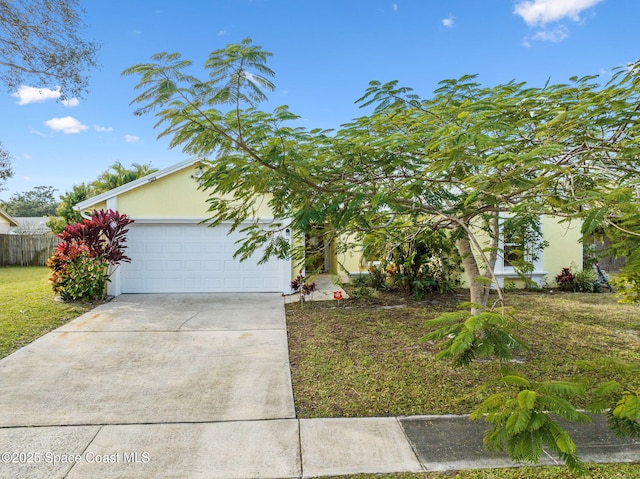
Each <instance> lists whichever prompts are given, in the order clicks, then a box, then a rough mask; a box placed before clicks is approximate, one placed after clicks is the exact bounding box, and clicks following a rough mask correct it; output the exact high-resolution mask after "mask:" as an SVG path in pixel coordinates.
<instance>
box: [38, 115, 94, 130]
mask: <svg viewBox="0 0 640 479" xmlns="http://www.w3.org/2000/svg"><path fill="white" fill-rule="evenodd" d="M44 124H45V125H47V126H48V127H49V128H51V129H52V130H54V131H61V132H63V133H65V134H71V133H80V132H83V131H85V130H88V129H89V127H88V126H87V125H83V124H82V123H80V122H79V121H78V120H76V119H75V118H74V117H72V116H65V117H63V118H51V120H47V121H45V122H44Z"/></svg>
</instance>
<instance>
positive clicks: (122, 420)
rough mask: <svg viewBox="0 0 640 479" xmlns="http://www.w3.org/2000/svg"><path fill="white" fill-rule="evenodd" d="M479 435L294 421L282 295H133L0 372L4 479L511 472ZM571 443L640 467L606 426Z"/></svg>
mask: <svg viewBox="0 0 640 479" xmlns="http://www.w3.org/2000/svg"><path fill="white" fill-rule="evenodd" d="M483 430H484V424H479V423H472V422H470V421H469V420H468V418H466V417H462V416H421V417H399V418H396V417H385V418H353V419H342V418H339V419H336V418H332V419H297V418H296V417H295V411H294V406H293V393H292V388H291V379H290V373H289V362H288V354H287V340H286V324H285V318H284V308H283V299H282V297H280V296H279V295H262V294H258V295H209V294H203V295H171V296H162V295H132V296H127V295H125V296H121V297H118V298H116V299H115V300H114V301H112V302H111V303H108V304H105V305H102V306H100V307H98V308H96V309H94V310H93V311H91V312H89V313H87V314H85V315H83V316H81V317H79V318H77V319H76V320H74V321H72V322H70V323H69V324H67V325H66V326H64V327H62V328H60V329H58V330H56V331H54V332H52V333H50V334H47V335H45V336H43V337H42V338H40V339H38V340H37V341H35V342H34V343H32V344H30V345H28V346H27V347H25V348H23V349H21V350H20V351H18V352H16V353H15V354H13V355H11V356H9V357H7V358H4V359H3V360H1V361H0V453H1V454H0V478H14V477H15V478H82V479H86V478H106V479H109V478H141V477H145V478H146V477H149V478H151V477H153V478H298V477H317V476H325V475H345V474H355V473H394V472H420V471H443V470H455V469H465V468H478V467H509V466H512V465H513V464H512V463H511V461H509V459H508V458H507V457H505V456H504V455H495V454H489V453H487V452H486V451H485V450H484V449H483V448H482V434H483ZM570 430H571V433H572V436H573V437H574V439H575V440H576V443H577V444H578V447H579V451H578V452H579V454H580V455H581V457H582V458H583V459H584V460H585V461H592V462H632V461H639V460H640V442H638V441H633V440H626V441H624V440H616V439H614V438H613V437H612V436H611V435H609V434H608V433H607V432H606V423H605V421H604V418H603V417H601V416H598V417H596V418H595V421H594V422H593V423H592V424H588V425H578V426H576V425H571V426H570ZM543 463H544V464H555V463H556V462H555V460H554V459H553V458H552V457H551V456H548V457H545V460H544V461H543Z"/></svg>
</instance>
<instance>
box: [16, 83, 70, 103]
mask: <svg viewBox="0 0 640 479" xmlns="http://www.w3.org/2000/svg"><path fill="white" fill-rule="evenodd" d="M11 96H14V97H16V98H17V99H18V101H17V102H16V103H17V104H18V105H28V104H29V103H42V102H45V101H47V100H57V99H58V98H60V87H57V88H56V89H55V90H50V89H49V88H34V87H32V86H26V85H20V88H18V91H17V92H15V93H12V94H11Z"/></svg>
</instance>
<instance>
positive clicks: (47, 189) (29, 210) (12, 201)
mask: <svg viewBox="0 0 640 479" xmlns="http://www.w3.org/2000/svg"><path fill="white" fill-rule="evenodd" d="M55 191H56V190H55V189H54V188H53V187H52V186H36V187H35V188H33V189H32V190H30V191H26V192H24V193H14V194H13V195H11V197H10V198H9V201H7V202H6V203H4V204H3V205H2V207H3V208H4V210H5V211H6V212H7V213H9V214H10V215H12V216H32V217H42V216H49V215H52V214H53V213H54V212H55V210H56V199H55V197H54V193H55Z"/></svg>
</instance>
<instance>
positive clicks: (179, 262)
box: [120, 223, 290, 293]
mask: <svg viewBox="0 0 640 479" xmlns="http://www.w3.org/2000/svg"><path fill="white" fill-rule="evenodd" d="M241 238H242V234H241V233H239V232H238V230H236V231H235V232H233V233H231V234H229V227H228V226H225V225H222V226H217V227H214V228H211V227H207V226H206V225H203V224H197V223H195V224H194V223H191V224H189V223H183V224H175V223H134V224H132V225H131V226H130V229H129V234H128V241H127V244H128V248H127V255H128V256H129V257H130V258H131V260H132V261H131V263H123V264H122V265H121V266H120V284H121V287H122V293H190V292H193V293H196V292H198V293H199V292H282V291H283V285H284V283H285V282H287V281H288V276H289V275H290V266H289V264H288V262H287V261H283V260H278V259H272V260H270V261H269V262H267V263H265V264H258V260H259V259H260V257H261V255H262V252H261V251H258V252H256V254H254V255H253V257H251V258H249V259H247V260H245V261H242V262H241V261H239V260H237V259H234V258H233V254H234V252H235V251H236V250H237V248H238V245H237V244H236V241H238V240H240V239H241ZM285 275H287V278H286V280H285Z"/></svg>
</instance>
